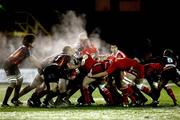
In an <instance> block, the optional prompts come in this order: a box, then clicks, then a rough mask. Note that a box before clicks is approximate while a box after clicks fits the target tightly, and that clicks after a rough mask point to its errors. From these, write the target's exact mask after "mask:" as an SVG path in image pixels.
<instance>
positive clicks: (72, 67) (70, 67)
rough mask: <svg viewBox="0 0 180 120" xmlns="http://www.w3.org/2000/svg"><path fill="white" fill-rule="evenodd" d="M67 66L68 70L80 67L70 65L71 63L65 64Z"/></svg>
mask: <svg viewBox="0 0 180 120" xmlns="http://www.w3.org/2000/svg"><path fill="white" fill-rule="evenodd" d="M67 66H68V68H69V69H76V68H79V67H80V64H78V65H75V64H72V63H67Z"/></svg>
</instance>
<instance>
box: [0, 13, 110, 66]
mask: <svg viewBox="0 0 180 120" xmlns="http://www.w3.org/2000/svg"><path fill="white" fill-rule="evenodd" d="M85 27H86V15H85V14H80V15H77V14H76V13H75V12H74V11H67V12H66V13H65V14H62V16H60V17H59V24H56V25H54V26H53V27H52V31H51V33H52V34H51V36H45V35H43V34H38V35H37V36H36V39H35V42H34V43H33V46H34V48H33V50H32V54H33V55H34V56H36V57H37V59H39V61H40V62H41V61H42V60H43V59H45V58H46V57H48V56H52V55H56V54H59V53H61V52H62V49H63V47H64V46H67V45H68V46H71V47H73V48H77V47H78V44H79V35H80V34H81V33H84V34H85V35H87V37H88V38H89V40H90V41H91V42H92V43H93V44H94V45H95V47H97V48H98V49H99V52H100V54H106V53H109V44H108V43H106V42H105V41H104V40H101V38H100V35H99V34H100V29H98V32H97V28H95V31H92V33H87V32H86V29H85ZM0 39H1V40H0V41H1V44H0V54H1V57H0V65H2V63H3V62H4V60H5V59H6V58H7V57H8V56H9V55H10V54H11V53H12V52H14V51H15V50H16V49H17V48H18V47H19V46H20V45H21V41H22V37H14V38H8V37H7V36H6V35H5V34H3V33H0ZM21 66H22V67H33V66H32V64H31V63H29V62H27V61H25V62H23V64H22V65H21Z"/></svg>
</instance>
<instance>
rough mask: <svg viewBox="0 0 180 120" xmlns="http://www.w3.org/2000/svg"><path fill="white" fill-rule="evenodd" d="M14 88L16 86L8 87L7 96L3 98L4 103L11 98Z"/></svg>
mask: <svg viewBox="0 0 180 120" xmlns="http://www.w3.org/2000/svg"><path fill="white" fill-rule="evenodd" d="M13 89H14V88H12V87H8V88H7V89H6V94H5V97H4V100H3V104H7V102H8V99H9V97H10V96H11V93H12V91H13Z"/></svg>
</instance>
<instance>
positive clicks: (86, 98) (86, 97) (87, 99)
mask: <svg viewBox="0 0 180 120" xmlns="http://www.w3.org/2000/svg"><path fill="white" fill-rule="evenodd" d="M82 90H83V91H82V93H83V97H84V102H85V103H86V104H91V98H90V95H89V94H90V93H89V90H88V88H85V87H84V88H83V89H82Z"/></svg>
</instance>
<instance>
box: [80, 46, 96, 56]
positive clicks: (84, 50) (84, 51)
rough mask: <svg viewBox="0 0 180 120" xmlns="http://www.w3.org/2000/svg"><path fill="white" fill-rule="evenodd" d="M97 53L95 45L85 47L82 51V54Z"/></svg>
mask: <svg viewBox="0 0 180 120" xmlns="http://www.w3.org/2000/svg"><path fill="white" fill-rule="evenodd" d="M95 53H97V49H96V48H95V47H91V48H84V49H83V50H82V51H81V52H80V55H81V56H82V55H85V54H89V55H92V54H95Z"/></svg>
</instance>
